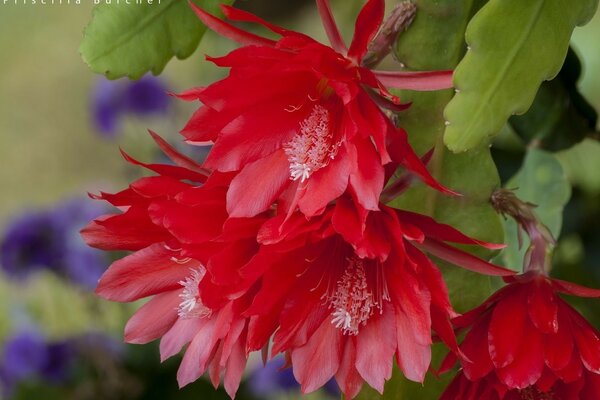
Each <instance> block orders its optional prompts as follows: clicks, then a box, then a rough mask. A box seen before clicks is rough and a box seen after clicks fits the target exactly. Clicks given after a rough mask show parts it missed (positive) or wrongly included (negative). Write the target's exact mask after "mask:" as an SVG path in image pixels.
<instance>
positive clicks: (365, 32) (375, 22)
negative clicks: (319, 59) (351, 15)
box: [348, 0, 385, 63]
mask: <svg viewBox="0 0 600 400" xmlns="http://www.w3.org/2000/svg"><path fill="white" fill-rule="evenodd" d="M384 12H385V2H384V1H383V0H369V1H368V2H367V4H365V5H364V7H363V8H362V10H361V11H360V14H358V18H357V19H356V26H355V28H354V38H353V39H352V43H351V44H350V50H348V57H350V58H353V59H354V60H356V62H357V63H360V62H361V61H362V59H363V57H364V56H365V54H366V52H367V47H368V45H369V43H370V42H371V40H373V38H374V37H375V35H376V34H377V32H378V31H379V27H380V26H381V23H382V21H383V14H384Z"/></svg>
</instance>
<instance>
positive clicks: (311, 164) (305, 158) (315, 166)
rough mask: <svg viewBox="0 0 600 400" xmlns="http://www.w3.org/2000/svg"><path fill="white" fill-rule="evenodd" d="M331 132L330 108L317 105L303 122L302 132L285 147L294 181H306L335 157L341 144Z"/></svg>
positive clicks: (301, 125)
mask: <svg viewBox="0 0 600 400" xmlns="http://www.w3.org/2000/svg"><path fill="white" fill-rule="evenodd" d="M330 131H331V120H330V115H329V111H328V110H327V109H326V108H325V107H323V106H321V105H318V104H317V105H315V106H314V108H313V110H312V112H311V114H310V115H309V116H308V118H306V119H305V120H304V121H302V122H301V123H300V132H298V134H296V136H294V137H293V138H292V140H290V141H289V142H288V143H286V144H285V145H284V147H283V148H284V150H285V154H286V155H287V157H288V161H289V163H290V179H291V180H293V181H297V180H298V179H300V182H304V181H305V180H307V179H308V178H309V177H310V176H311V175H312V174H313V173H314V172H315V171H317V170H319V169H321V168H323V167H325V166H327V165H328V164H329V162H330V161H331V160H333V159H334V158H335V156H336V154H337V151H338V148H339V147H340V145H341V143H331V142H332V139H333V135H332V134H331V133H330Z"/></svg>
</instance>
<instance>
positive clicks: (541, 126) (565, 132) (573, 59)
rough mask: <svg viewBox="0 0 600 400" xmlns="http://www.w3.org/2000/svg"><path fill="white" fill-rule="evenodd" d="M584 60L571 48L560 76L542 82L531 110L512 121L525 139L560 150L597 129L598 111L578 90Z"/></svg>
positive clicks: (548, 148) (543, 146) (528, 141)
mask: <svg viewBox="0 0 600 400" xmlns="http://www.w3.org/2000/svg"><path fill="white" fill-rule="evenodd" d="M580 75H581V63H580V62H579V58H577V55H576V54H575V52H574V51H573V50H572V49H569V52H568V53H567V59H566V61H565V63H564V65H563V67H562V69H561V70H560V72H559V74H558V76H557V77H556V78H555V79H553V80H551V81H548V82H544V83H542V85H541V86H540V89H539V90H538V93H537V95H536V96H535V100H534V101H533V104H532V106H531V108H530V109H529V111H527V112H526V113H525V114H523V115H515V116H513V117H511V118H510V120H509V122H510V125H511V127H512V128H513V130H514V131H515V132H516V133H517V134H518V135H519V136H520V137H521V138H522V139H523V140H525V142H527V143H530V142H535V143H536V145H537V146H538V147H540V148H543V149H546V150H550V151H558V150H563V149H567V148H569V147H571V146H573V145H575V144H577V143H579V142H580V141H582V140H583V138H584V137H586V136H587V135H589V134H590V133H592V132H593V131H594V130H595V129H596V122H597V120H598V114H597V113H596V111H595V110H594V108H593V107H592V106H591V105H590V104H589V103H588V102H587V101H586V99H585V98H584V97H583V96H582V95H581V94H580V93H579V91H578V90H577V81H578V79H579V77H580Z"/></svg>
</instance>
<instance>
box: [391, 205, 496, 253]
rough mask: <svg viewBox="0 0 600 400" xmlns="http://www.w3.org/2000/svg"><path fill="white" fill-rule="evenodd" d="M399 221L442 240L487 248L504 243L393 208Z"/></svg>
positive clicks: (493, 247)
mask: <svg viewBox="0 0 600 400" xmlns="http://www.w3.org/2000/svg"><path fill="white" fill-rule="evenodd" d="M395 211H396V213H397V214H398V217H399V218H400V221H401V222H407V223H409V224H412V225H415V226H416V227H417V228H418V229H420V230H422V231H423V233H425V236H427V237H429V238H431V239H435V240H438V241H442V242H453V243H461V244H476V245H478V246H483V247H485V248H487V249H493V250H496V249H503V248H504V247H506V245H504V244H494V243H488V242H484V241H481V240H477V239H474V238H472V237H469V236H467V235H465V234H463V233H462V232H460V231H459V230H457V229H454V228H453V227H451V226H450V225H446V224H440V223H439V222H437V221H436V220H434V219H433V218H431V217H428V216H426V215H422V214H417V213H413V212H410V211H404V210H395Z"/></svg>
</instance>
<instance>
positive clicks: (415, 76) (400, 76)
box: [373, 71, 453, 91]
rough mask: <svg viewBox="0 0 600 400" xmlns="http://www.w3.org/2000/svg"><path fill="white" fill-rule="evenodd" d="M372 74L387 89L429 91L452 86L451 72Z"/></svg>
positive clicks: (380, 72)
mask: <svg viewBox="0 0 600 400" xmlns="http://www.w3.org/2000/svg"><path fill="white" fill-rule="evenodd" d="M373 73H374V74H375V76H376V77H377V79H378V80H379V81H380V82H381V83H382V84H383V85H384V86H385V87H388V88H396V89H408V90H420V91H430V90H440V89H449V88H451V87H452V86H453V85H452V74H453V71H418V72H396V71H373Z"/></svg>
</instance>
